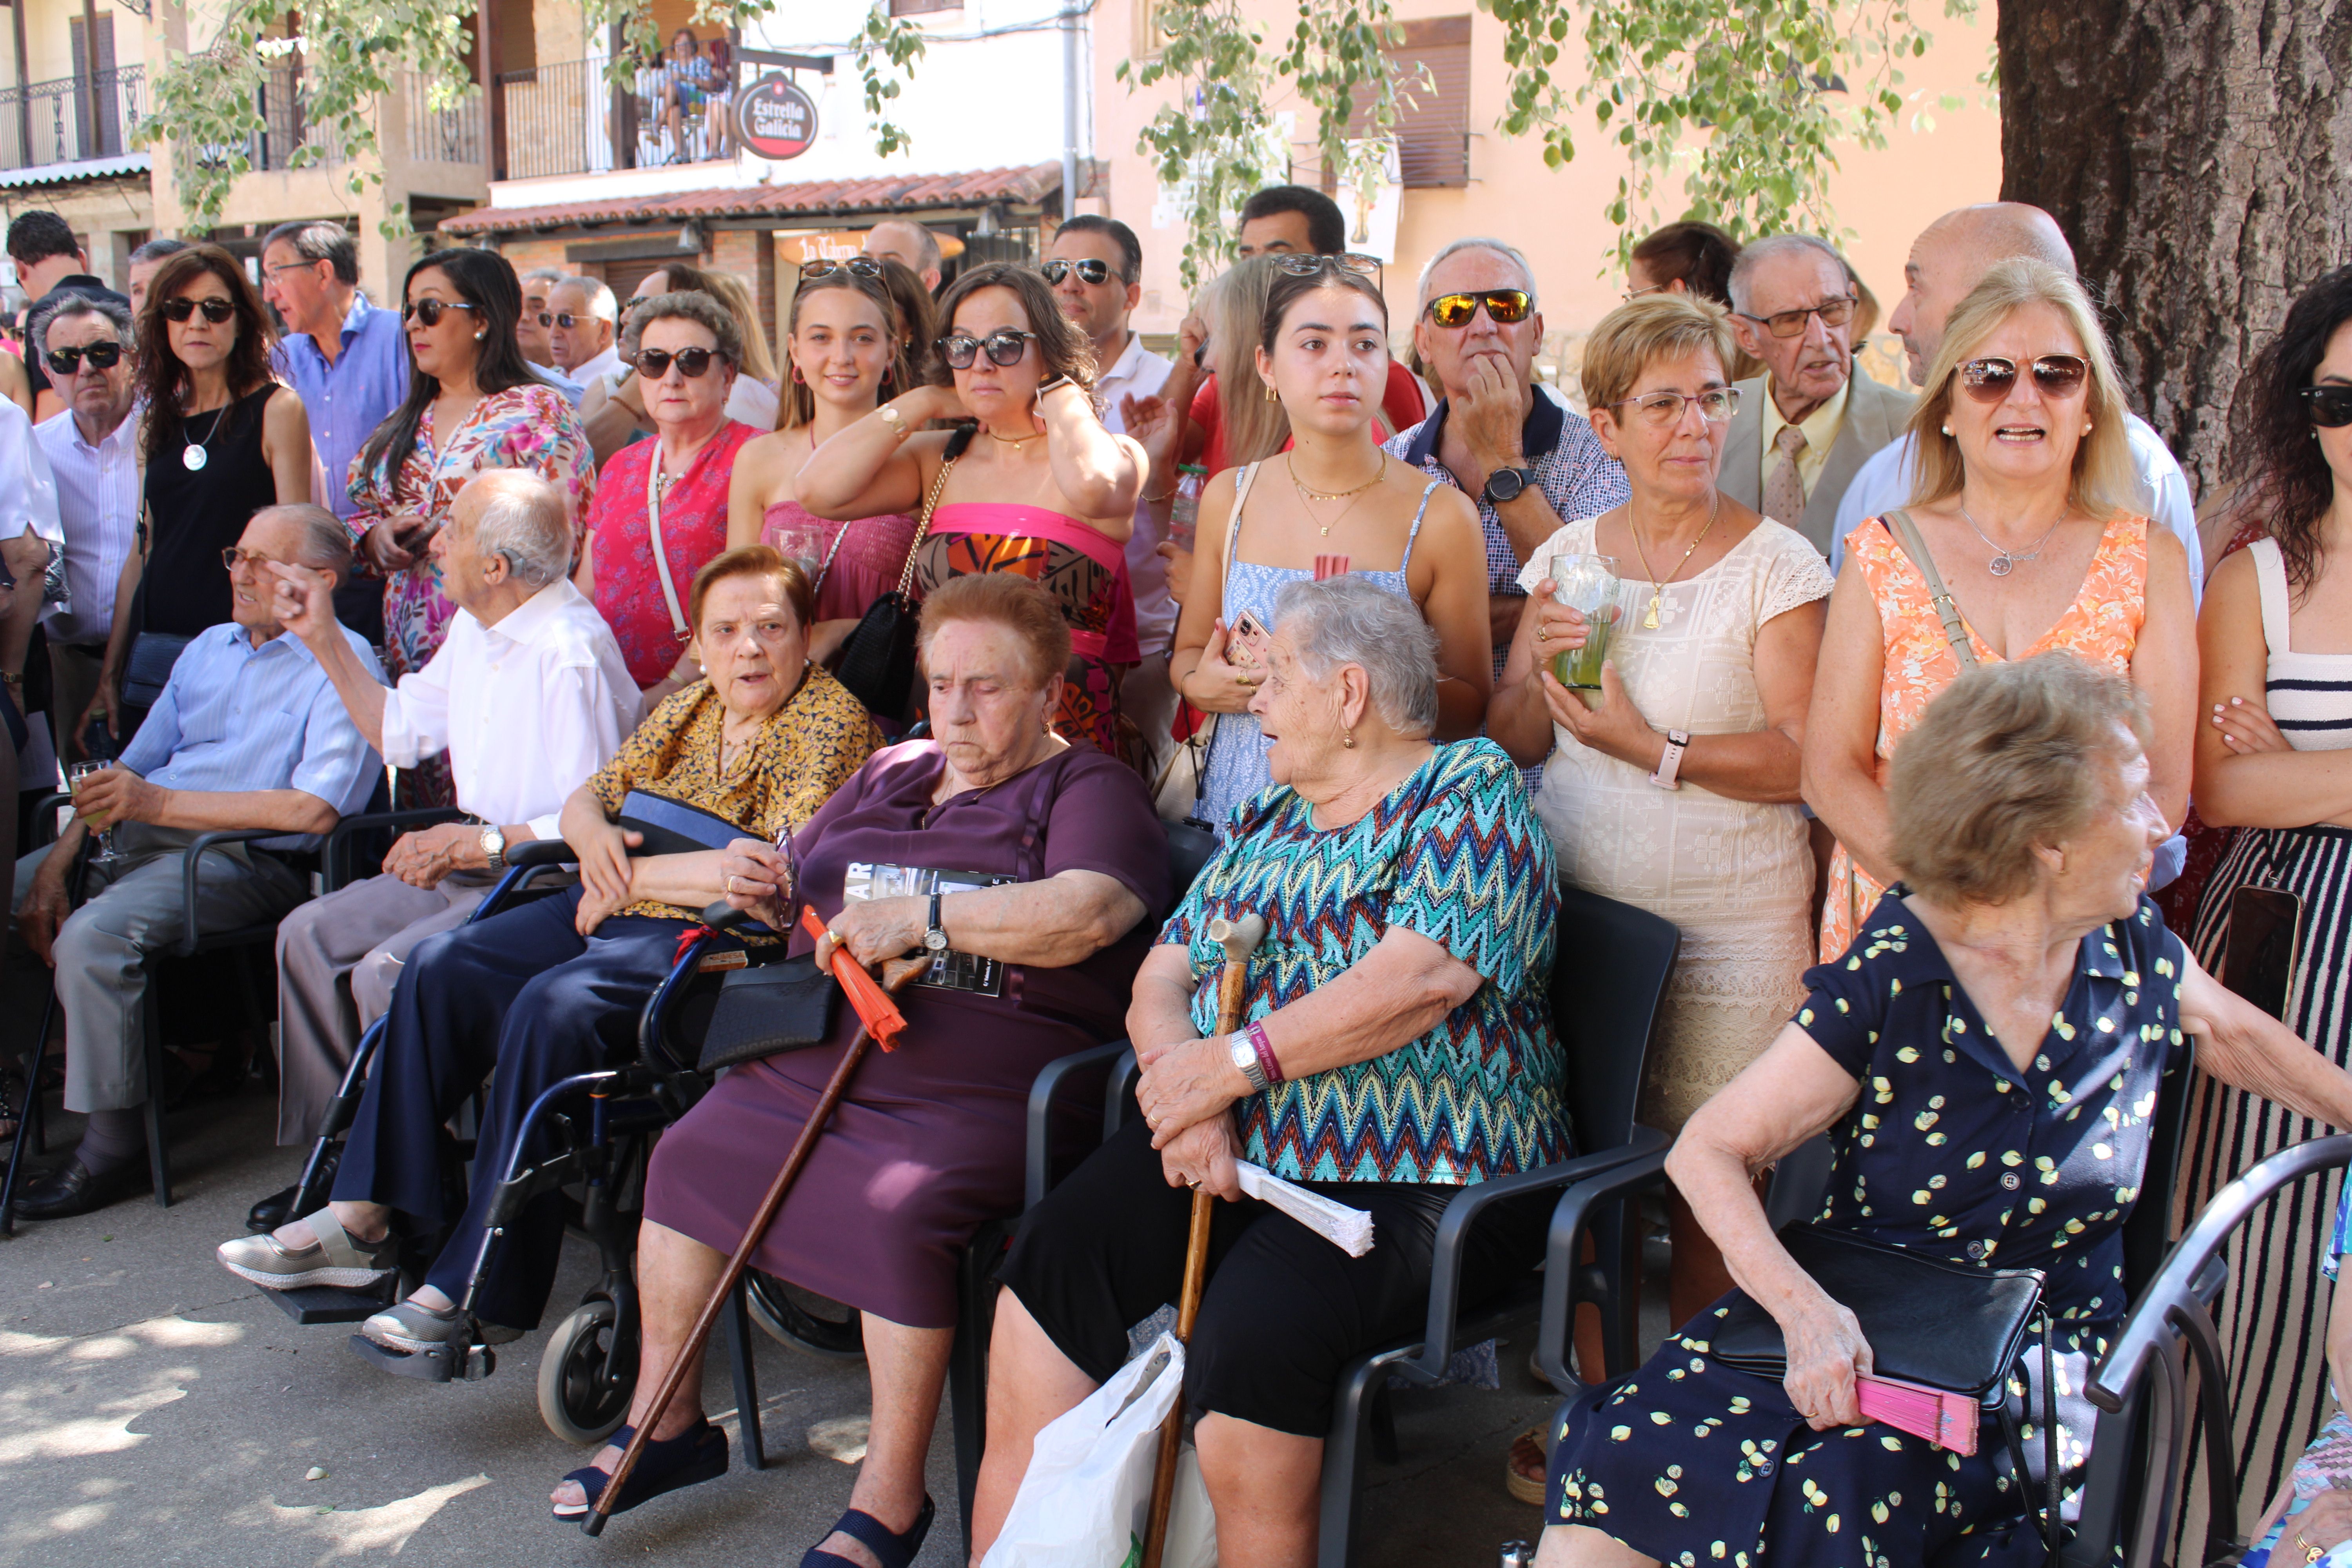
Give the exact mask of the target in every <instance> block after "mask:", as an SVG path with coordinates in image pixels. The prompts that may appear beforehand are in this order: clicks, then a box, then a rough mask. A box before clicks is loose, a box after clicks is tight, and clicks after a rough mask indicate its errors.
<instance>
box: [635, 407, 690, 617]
mask: <svg viewBox="0 0 2352 1568" xmlns="http://www.w3.org/2000/svg"><path fill="white" fill-rule="evenodd" d="M649 444H650V445H651V446H652V447H653V453H652V456H651V457H649V458H647V459H646V532H647V533H648V534H650V535H651V536H652V540H653V547H654V570H655V571H656V572H657V573H659V574H661V590H662V603H663V604H664V605H667V606H669V629H670V635H671V636H673V637H677V640H678V641H680V642H686V641H688V640H690V639H691V637H692V636H693V634H692V633H691V632H689V631H688V629H687V625H686V612H685V610H683V609H681V608H680V607H679V605H678V602H677V583H676V582H674V581H672V580H671V578H670V574H669V552H668V551H667V549H665V548H664V547H663V545H662V531H661V466H662V455H661V437H658V436H657V437H654V439H653V441H652V442H651V443H649Z"/></svg>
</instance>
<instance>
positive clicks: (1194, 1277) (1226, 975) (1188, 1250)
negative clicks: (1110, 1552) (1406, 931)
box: [1143, 915, 1265, 1568]
mask: <svg viewBox="0 0 2352 1568" xmlns="http://www.w3.org/2000/svg"><path fill="white" fill-rule="evenodd" d="M1209 940H1210V941H1211V942H1215V943H1216V944H1217V945H1218V946H1220V947H1222V948H1223V949H1224V950H1225V963H1224V967H1223V968H1222V969H1220V970H1219V971H1218V972H1217V1033H1219V1034H1220V1035H1230V1034H1232V1033H1233V1032H1234V1030H1235V1029H1238V1028H1240V1027H1241V1026H1242V1006H1243V1004H1244V1000H1245V999H1246V998H1247V996H1248V994H1249V961H1250V954H1251V953H1253V952H1256V951H1257V944H1258V943H1259V942H1264V941H1265V916H1264V915H1244V916H1243V917H1242V918H1241V919H1240V920H1237V921H1229V920H1227V919H1225V918H1224V917H1223V916H1222V915H1220V916H1218V917H1217V918H1216V919H1215V920H1213V921H1210V922H1209ZM1216 1212H1217V1199H1216V1194H1213V1193H1208V1192H1203V1191H1202V1190H1201V1189H1200V1188H1198V1187H1195V1188H1193V1189H1192V1230H1191V1232H1190V1234H1188V1235H1187V1236H1186V1237H1185V1238H1184V1289H1183V1290H1182V1292H1181V1295H1180V1296H1179V1298H1178V1300H1177V1302H1176V1339H1177V1342H1178V1343H1180V1344H1188V1345H1189V1344H1191V1343H1192V1322H1193V1320H1194V1319H1196V1318H1198V1317H1199V1316H1200V1315H1201V1293H1202V1291H1203V1290H1205V1289H1207V1288H1208V1284H1209V1225H1210V1222H1211V1221H1212V1220H1213V1218H1215V1216H1216ZM1183 1446H1184V1391H1183V1390H1182V1389H1181V1388H1180V1389H1178V1390H1177V1391H1176V1403H1175V1404H1174V1405H1172V1406H1171V1407H1170V1409H1169V1412H1168V1419H1167V1420H1166V1421H1164V1422H1162V1423H1160V1458H1159V1462H1158V1463H1157V1464H1155V1465H1154V1466H1153V1467H1152V1470H1151V1514H1150V1521H1149V1522H1148V1523H1147V1524H1146V1525H1145V1527H1144V1532H1143V1568H1160V1553H1161V1552H1165V1551H1166V1550H1167V1549H1168V1515H1169V1511H1170V1510H1171V1509H1172V1508H1173V1507H1174V1506H1175V1503H1176V1457H1177V1455H1178V1453H1179V1452H1180V1451H1181V1449H1182V1448H1183Z"/></svg>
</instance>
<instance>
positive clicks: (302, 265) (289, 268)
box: [261, 256, 327, 278]
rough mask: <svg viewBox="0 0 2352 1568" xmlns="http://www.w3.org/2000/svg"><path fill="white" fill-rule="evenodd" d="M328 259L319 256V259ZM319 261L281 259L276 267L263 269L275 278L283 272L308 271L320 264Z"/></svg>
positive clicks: (266, 274) (264, 272) (267, 274)
mask: <svg viewBox="0 0 2352 1568" xmlns="http://www.w3.org/2000/svg"><path fill="white" fill-rule="evenodd" d="M326 259H327V258H325V257H323V256H322V257H320V258H319V261H324V260H326ZM319 261H281V262H279V263H278V265H277V266H275V267H265V268H262V269H261V270H262V273H263V275H264V276H266V277H269V278H275V277H277V276H278V274H279V273H281V272H308V271H310V269H311V268H314V267H316V266H318V265H319Z"/></svg>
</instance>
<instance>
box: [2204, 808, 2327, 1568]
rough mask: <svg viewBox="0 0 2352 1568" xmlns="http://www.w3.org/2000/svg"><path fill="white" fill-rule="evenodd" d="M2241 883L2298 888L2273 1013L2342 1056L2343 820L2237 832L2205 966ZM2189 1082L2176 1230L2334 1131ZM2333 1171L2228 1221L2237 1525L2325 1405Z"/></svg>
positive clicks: (2213, 958)
mask: <svg viewBox="0 0 2352 1568" xmlns="http://www.w3.org/2000/svg"><path fill="white" fill-rule="evenodd" d="M2242 887H2271V888H2279V889H2285V890H2286V891H2288V892H2291V893H2294V894H2295V895H2297V896H2298V897H2299V898H2301V899H2302V900H2303V920H2302V927H2301V931H2300V934H2299V936H2298V938H2297V942H2296V947H2295V955H2294V973H2293V974H2292V976H2291V978H2290V981H2289V984H2288V990H2287V1004H2286V1022H2287V1024H2288V1025H2289V1026H2291V1027H2292V1028H2293V1029H2294V1032H2295V1033H2296V1034H2298V1035H2300V1036H2302V1037H2304V1038H2305V1040H2307V1041H2308V1042H2310V1044H2311V1045H2312V1047H2314V1048H2315V1049H2316V1050H2317V1051H2318V1052H2319V1053H2320V1054H2321V1055H2322V1056H2325V1057H2326V1058H2327V1059H2328V1060H2329V1061H2331V1062H2334V1063H2335V1064H2336V1066H2337V1067H2339V1068H2343V1067H2352V830H2347V829H2345V828H2341V827H2304V828H2275V827H2274V828H2245V829H2242V830H2240V832H2239V833H2238V836H2237V840H2236V842H2235V843H2233V844H2232V845H2231V847H2230V852H2229V854H2228V856H2227V857H2226V858H2224V859H2223V860H2222V862H2221V868H2220V869H2218V870H2216V871H2215V872H2214V873H2213V878H2212V880H2211V881H2210V882H2208V883H2207V884H2206V887H2205V892H2204V896H2203V898H2202V899H2201V900H2200V901H2199V903H2198V910H2197V929H2196V933H2195V935H2196V940H2195V942H2193V943H2192V945H2193V946H2194V947H2195V949H2196V952H2197V958H2198V962H2199V963H2202V964H2203V965H2204V966H2205V968H2206V970H2207V971H2208V972H2209V973H2214V974H2219V973H2221V955H2222V953H2223V952H2226V951H2227V949H2228V947H2229V941H2230V903H2231V895H2232V894H2233V893H2234V892H2235V891H2236V890H2237V889H2240V888H2242ZM2193 1093H2194V1094H2195V1097H2196V1098H2195V1099H2194V1100H2192V1101H2191V1102H2190V1108H2189V1126H2188V1136H2187V1140H2186V1142H2185V1145H2184V1147H2183V1149H2182V1151H2181V1181H2180V1187H2179V1193H2178V1194H2177V1196H2176V1199H2175V1206H2174V1211H2173V1225H2174V1234H2175V1235H2178V1234H2179V1233H2180V1231H2182V1230H2184V1229H2185V1228H2187V1226H2188V1225H2189V1222H2190V1221H2191V1220H2192V1219H2194V1218H2195V1217H2196V1215H2198V1213H2199V1212H2200V1211H2201V1210H2202V1209H2203V1208H2204V1206H2205V1205H2206V1204H2207V1202H2208V1201H2210V1199H2211V1197H2212V1196H2213V1194H2215V1193H2216V1192H2218V1191H2220V1190H2221V1187H2222V1186H2223V1185H2224V1184H2227V1183H2229V1182H2231V1181H2232V1180H2234V1179H2236V1178H2237V1177H2238V1176H2240V1175H2242V1174H2243V1173H2245V1172H2246V1170H2247V1169H2248V1168H2249V1167H2251V1166H2252V1165H2253V1164H2255V1163H2257V1162H2259V1161H2261V1160H2263V1159H2264V1158H2266V1157H2268V1156H2270V1155H2272V1154H2275V1153H2277V1152H2279V1151H2280V1150H2282V1149H2284V1148H2287V1147H2289V1146H2290V1145H2292V1144H2295V1143H2300V1142H2305V1140H2307V1139H2312V1138H2318V1137H2324V1136H2326V1134H2327V1133H2328V1132H2330V1131H2333V1130H2332V1129H2330V1128H2327V1127H2324V1126H2321V1125H2320V1124H2319V1123H2317V1122H2315V1121H2309V1120H2308V1119H2306V1118H2304V1117H2301V1116H2297V1115H2295V1114H2294V1113H2293V1112H2291V1111H2289V1110H2286V1109H2285V1108H2284V1107H2282V1106H2279V1105H2275V1104H2273V1103H2272V1102H2271V1101H2269V1100H2263V1099H2260V1098H2258V1097H2257V1096H2254V1095H2252V1094H2248V1093H2246V1092H2245V1091H2244V1090H2242V1089H2230V1088H2227V1087H2225V1086H2223V1085H2222V1084H2221V1083H2219V1082H2217V1081H2216V1080H2214V1079H2210V1078H2208V1077H2206V1076H2204V1075H2203V1074H2201V1073H2200V1075H2198V1079H2197V1085H2196V1088H2195V1089H2194V1090H2193ZM2343 1174H2344V1173H2343V1172H2341V1171H2329V1172H2326V1173H2325V1174H2323V1175H2315V1176H2312V1177H2309V1178H2306V1179H2305V1180H2304V1181H2302V1182H2300V1183H2298V1184H2295V1185H2294V1186H2293V1187H2290V1188H2288V1189H2287V1190H2286V1191H2285V1192H2284V1193H2281V1194H2279V1195H2278V1196H2277V1197H2274V1198H2273V1199H2272V1200H2271V1201H2270V1202H2269V1203H2268V1204H2267V1205H2264V1206H2263V1207H2262V1208H2260V1209H2257V1210H2256V1211H2254V1214H2253V1215H2252V1218H2251V1219H2250V1220H2249V1221H2248V1222H2247V1223H2246V1224H2245V1225H2243V1226H2241V1227H2240V1228H2239V1230H2238V1232H2237V1234H2236V1236H2235V1237H2232V1238H2231V1242H2230V1245H2229V1247H2228V1250H2227V1252H2226V1254H2225V1256H2226V1258H2227V1259H2228V1261H2229V1265H2230V1282H2229V1285H2228V1287H2227V1289H2225V1290H2224V1291H2223V1292H2222V1296H2221V1301H2220V1303H2219V1306H2220V1311H2219V1314H2218V1315H2219V1318H2220V1326H2221V1345H2222V1350H2223V1352H2224V1353H2225V1354H2226V1355H2227V1356H2228V1358H2229V1367H2230V1378H2231V1389H2230V1408H2231V1419H2232V1421H2233V1422H2234V1423H2235V1435H2236V1438H2237V1444H2238V1454H2239V1467H2238V1527H2239V1529H2240V1530H2241V1531H2243V1530H2244V1529H2246V1528H2247V1526H2249V1525H2250V1524H2251V1523H2252V1521H2254V1520H2256V1519H2259V1518H2261V1517H2262V1515H2263V1512H2264V1510H2267V1509H2268V1508H2269V1506H2270V1502H2271V1500H2272V1498H2273V1497H2274V1496H2276V1495H2277V1492H2278V1489H2279V1488H2280V1486H2281V1485H2282V1484H2284V1481H2285V1479H2286V1478H2287V1475H2288V1472H2289V1471H2290V1470H2291V1469H2292V1468H2294V1461H2295V1458H2296V1456H2297V1455H2299V1454H2301V1453H2302V1452H2303V1450H2304V1447H2305V1445H2306V1444H2308V1443H2309V1442H2310V1440H2311V1439H2312V1438H2313V1437H2314V1436H2316V1435H2317V1433H2318V1431H2319V1427H2320V1423H2321V1421H2322V1420H2323V1419H2324V1418H2325V1417H2326V1413H2327V1412H2326V1407H2327V1360H2326V1355H2327V1346H2326V1337H2327V1313H2328V1308H2329V1305H2330V1301H2331V1294H2330V1287H2329V1285H2328V1283H2327V1281H2326V1279H2324V1278H2323V1277H2322V1276H2321V1274H2320V1267H2321V1264H2322V1263H2323V1262H2324V1260H2325V1257H2326V1249H2327V1246H2328V1240H2329V1237H2330V1236H2331V1234H2332V1233H2333V1231H2334V1228H2335V1222H2336V1198H2337V1194H2338V1193H2339V1191H2340V1189H2341V1182H2342V1177H2343ZM2201 1438H2202V1428H2201V1426H2192V1427H2191V1428H2190V1436H2189V1442H2190V1447H2189V1463H2190V1465H2191V1466H2192V1467H2194V1466H2200V1465H2202V1464H2203V1463H2204V1462H2205V1461H2204V1459H2203V1458H2202V1455H2201V1452H2200V1446H2201ZM2189 1473H2190V1474H2191V1475H2197V1474H2200V1473H2201V1472H2200V1471H2198V1470H2196V1469H2194V1468H2192V1469H2191V1470H2190V1471H2189ZM2180 1531H2181V1533H2180V1535H2179V1537H2178V1538H2177V1539H2179V1540H2184V1541H2189V1542H2200V1541H2202V1540H2203V1539H2204V1531H2205V1492H2204V1488H2203V1484H2202V1482H2201V1481H2200V1482H2196V1483H2193V1484H2192V1486H2191V1488H2190V1489H2189V1493H2188V1495H2187V1496H2186V1497H2184V1498H2183V1500H2182V1518H2181V1521H2180Z"/></svg>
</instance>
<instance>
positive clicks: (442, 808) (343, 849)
mask: <svg viewBox="0 0 2352 1568" xmlns="http://www.w3.org/2000/svg"><path fill="white" fill-rule="evenodd" d="M465 816H466V814H465V813H464V812H462V811H459V810H458V809H457V807H456V806H454V805H425V806H418V807H415V809H413V810H409V811H368V812H362V813H361V814H360V815H359V816H346V817H344V818H343V819H342V820H341V821H340V822H338V823H336V824H335V826H333V827H332V828H331V829H330V830H329V832H328V834H327V847H326V887H327V891H329V892H334V891H336V890H337V889H340V888H341V887H342V886H343V884H344V883H346V882H348V881H350V880H351V879H352V838H354V837H357V836H358V835H360V834H362V833H366V832H369V831H371V830H373V829H375V828H379V827H433V826H439V825H440V824H442V823H444V822H461V821H463V820H464V819H465Z"/></svg>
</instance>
